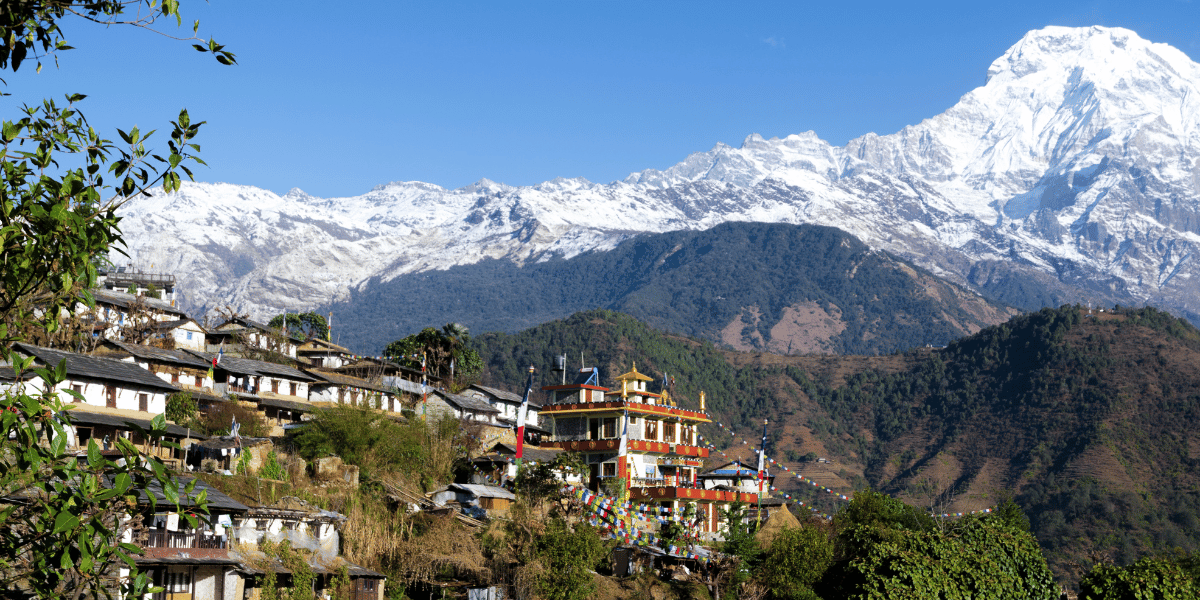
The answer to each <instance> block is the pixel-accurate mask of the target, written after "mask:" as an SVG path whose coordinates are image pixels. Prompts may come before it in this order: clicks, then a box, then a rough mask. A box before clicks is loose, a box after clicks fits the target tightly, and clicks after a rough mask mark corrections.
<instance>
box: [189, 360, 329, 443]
mask: <svg viewBox="0 0 1200 600" xmlns="http://www.w3.org/2000/svg"><path fill="white" fill-rule="evenodd" d="M188 353H189V354H192V355H193V356H196V357H199V358H200V359H202V360H204V361H205V362H207V363H209V364H211V363H212V361H213V360H214V359H217V365H216V367H215V368H214V374H215V376H216V380H215V381H214V383H213V389H214V391H216V392H217V393H218V394H221V395H229V396H230V397H231V398H232V397H234V396H236V397H237V401H238V402H242V403H244V404H246V405H247V406H250V405H253V406H254V407H255V408H257V410H259V411H260V412H262V413H264V414H265V415H266V417H267V420H269V421H271V423H272V424H273V428H272V432H271V435H283V434H284V431H285V430H286V429H288V428H289V427H292V426H296V425H298V424H300V423H301V422H303V421H304V415H307V414H309V413H312V412H315V411H317V410H318V408H317V407H316V406H314V405H313V404H312V403H311V402H309V400H308V393H309V386H310V385H311V384H312V383H314V382H316V381H317V379H316V378H314V377H312V376H311V375H308V374H306V373H304V372H303V371H300V370H298V369H294V368H292V367H289V366H287V365H281V364H277V363H272V362H266V361H261V360H252V359H249V358H238V357H234V356H229V355H228V354H226V355H224V356H221V357H219V358H218V355H216V354H211V353H205V352H196V351H191V350H189V351H188Z"/></svg>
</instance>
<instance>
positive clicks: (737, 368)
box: [477, 307, 1200, 582]
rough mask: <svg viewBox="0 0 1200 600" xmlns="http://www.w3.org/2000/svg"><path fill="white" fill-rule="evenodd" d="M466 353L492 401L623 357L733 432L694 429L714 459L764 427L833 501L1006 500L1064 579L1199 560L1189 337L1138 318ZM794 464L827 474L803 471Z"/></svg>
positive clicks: (515, 344) (488, 339)
mask: <svg viewBox="0 0 1200 600" xmlns="http://www.w3.org/2000/svg"><path fill="white" fill-rule="evenodd" d="M477 343H478V344H479V348H480V353H481V356H482V357H483V359H484V361H485V363H486V364H487V367H486V369H487V370H486V372H485V375H484V377H485V381H486V382H488V383H491V384H495V385H500V386H507V387H509V388H510V389H512V388H515V387H517V386H519V385H520V383H519V382H521V381H522V373H523V366H526V365H529V364H533V365H535V366H537V367H538V368H539V369H543V371H542V373H541V377H542V380H541V381H540V382H539V385H544V384H547V383H549V382H550V378H551V377H552V376H553V375H554V374H553V373H551V372H549V371H544V370H545V369H548V368H549V365H551V364H552V359H553V356H554V355H556V354H567V355H568V357H569V361H568V362H569V363H570V364H572V365H573V366H574V365H578V364H579V360H580V359H579V355H580V352H583V353H584V362H586V364H588V365H589V366H591V365H598V366H600V367H601V368H602V370H603V374H604V381H605V382H606V384H608V385H611V384H612V381H611V378H612V376H614V375H616V374H618V373H620V372H623V371H624V370H626V369H628V368H629V367H630V365H631V364H632V363H633V362H634V361H636V362H637V365H638V369H639V370H640V371H642V372H644V373H649V374H651V376H655V377H658V376H660V375H661V373H662V372H664V371H665V372H667V373H669V374H670V375H671V376H673V377H675V385H676V392H677V397H678V398H679V399H680V402H681V403H682V404H683V405H685V406H693V407H694V406H695V405H696V404H695V403H696V398H697V397H698V392H699V391H700V390H704V391H706V392H707V394H708V399H709V402H708V406H709V410H710V413H712V417H713V419H714V421H719V422H721V423H723V424H725V425H726V426H731V427H732V428H733V430H734V431H736V432H738V435H737V436H731V435H729V433H728V430H727V429H719V428H717V427H716V426H706V427H705V428H704V429H703V431H704V433H705V436H706V438H707V439H708V440H711V441H713V442H715V443H716V444H717V445H718V447H719V448H721V449H723V450H725V451H726V454H725V456H728V457H735V456H742V457H743V458H748V457H749V456H750V455H749V454H748V452H747V450H746V448H748V447H749V445H753V444H754V443H755V442H756V439H755V438H757V433H755V431H756V429H757V427H758V426H760V424H761V420H762V419H764V418H768V419H770V421H771V426H770V432H769V435H770V442H769V446H768V452H769V455H770V456H772V457H773V458H775V459H777V460H779V461H781V462H783V463H784V464H788V465H790V467H791V468H792V469H793V470H792V472H796V471H797V470H799V471H800V472H803V473H805V474H806V476H807V477H809V478H810V479H816V480H819V481H820V482H821V483H822V485H827V486H829V487H832V488H834V489H836V490H837V491H839V492H840V493H844V494H852V493H853V491H854V489H855V488H859V487H862V486H866V485H870V486H872V487H876V488H878V489H881V490H883V491H886V492H888V493H890V494H895V495H897V496H899V497H902V498H905V499H907V500H908V501H910V502H913V503H915V504H918V505H921V506H924V507H926V508H927V509H928V510H930V511H933V512H947V511H955V512H957V511H969V510H978V509H983V508H987V507H990V506H993V505H995V504H996V502H997V501H998V499H999V498H1000V497H1002V496H1004V495H1005V494H1013V495H1014V496H1015V498H1016V500H1017V501H1018V502H1019V503H1020V504H1021V506H1022V507H1023V508H1024V509H1025V510H1026V512H1027V513H1028V514H1029V516H1030V518H1031V521H1032V525H1033V530H1034V532H1035V534H1036V535H1037V537H1038V539H1039V541H1040V543H1041V544H1042V546H1043V547H1044V549H1045V550H1046V554H1047V558H1048V559H1049V560H1050V563H1051V565H1052V567H1053V568H1054V569H1055V571H1056V573H1057V574H1058V577H1059V579H1060V580H1061V581H1064V582H1067V581H1072V582H1073V581H1077V580H1078V578H1079V576H1080V575H1081V574H1082V570H1081V569H1083V568H1085V567H1086V566H1088V565H1090V564H1091V561H1092V560H1093V559H1094V558H1096V557H1098V556H1108V557H1111V558H1112V559H1114V560H1115V561H1117V562H1118V563H1120V564H1128V563H1130V562H1132V561H1133V560H1135V559H1136V558H1138V557H1139V556H1145V555H1149V554H1154V553H1157V552H1160V551H1164V550H1167V549H1170V548H1173V547H1181V548H1184V549H1187V550H1195V549H1196V548H1198V547H1200V530H1197V528H1196V524H1197V516H1196V515H1197V514H1200V494H1197V490H1200V433H1197V432H1196V431H1197V429H1196V428H1195V427H1194V425H1193V424H1194V423H1195V421H1196V419H1197V417H1200V392H1197V391H1196V390H1200V332H1198V331H1197V330H1196V329H1195V328H1193V327H1192V326H1191V325H1190V324H1188V323H1187V322H1186V321H1183V320H1180V319H1176V318H1174V317H1171V316H1170V315H1167V314H1166V313H1162V312H1159V311H1156V310H1154V309H1138V310H1128V309H1123V310H1117V311H1106V312H1099V311H1094V312H1089V311H1088V310H1087V309H1081V308H1078V307H1063V308H1061V309H1045V310H1042V311H1040V312H1037V313H1032V314H1027V315H1022V316H1020V317H1017V318H1014V319H1012V320H1010V321H1008V322H1006V323H1004V324H1002V325H998V326H994V327H989V328H987V329H984V330H983V331H980V332H979V333H976V334H974V335H972V336H969V337H965V338H962V339H959V340H956V341H954V342H952V343H950V344H949V345H948V347H946V348H944V349H938V350H932V349H927V348H922V349H917V350H913V351H910V352H906V353H903V354H895V355H889V356H873V357H865V356H816V355H809V356H778V355H772V354H767V353H741V352H733V351H728V350H718V349H716V348H714V347H713V346H712V345H711V344H710V343H708V342H705V341H699V340H695V339H688V338H684V337H681V336H675V335H670V334H665V333H662V332H659V331H655V330H653V329H652V328H650V327H648V326H646V325H645V324H643V323H641V322H639V321H637V320H635V319H632V318H630V317H629V316H627V315H622V314H619V313H613V312H608V311H592V312H588V313H580V314H576V315H574V316H572V317H570V318H568V319H564V320H560V321H554V322H550V323H546V324H544V325H541V326H539V327H535V328H532V329H529V330H526V331H523V332H521V333H519V334H515V335H507V334H487V335H484V336H481V337H480V338H478V339H477ZM746 441H748V442H749V444H748V445H744V444H743V442H746ZM809 452H813V453H816V454H818V455H820V456H821V457H823V458H827V459H828V460H829V462H828V463H820V464H815V463H808V462H803V461H802V459H803V456H804V455H806V454H808V453H809ZM717 456H720V455H717ZM776 483H777V485H778V486H779V487H780V488H781V490H782V492H784V493H790V494H793V495H794V496H796V497H799V498H802V499H805V500H806V501H812V500H815V499H816V497H817V495H816V494H815V493H814V491H813V488H812V487H811V486H809V485H801V484H800V483H798V482H797V480H796V479H794V478H791V477H788V476H784V477H781V478H779V479H778V480H777V482H776ZM819 506H821V507H822V508H824V509H827V510H832V509H834V508H836V503H835V502H834V501H832V500H831V499H830V498H829V497H828V496H825V497H824V499H823V500H821V501H820V502H819Z"/></svg>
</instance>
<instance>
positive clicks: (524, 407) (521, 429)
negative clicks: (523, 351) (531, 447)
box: [517, 365, 533, 469]
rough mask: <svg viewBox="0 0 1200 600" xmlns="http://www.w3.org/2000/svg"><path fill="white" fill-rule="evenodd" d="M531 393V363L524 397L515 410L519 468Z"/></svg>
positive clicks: (523, 450)
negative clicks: (518, 407) (518, 408)
mask: <svg viewBox="0 0 1200 600" xmlns="http://www.w3.org/2000/svg"><path fill="white" fill-rule="evenodd" d="M531 393H533V365H529V383H527V384H526V385H525V397H523V398H521V408H520V410H518V411H517V468H518V469H520V468H521V457H522V456H523V455H524V454H525V416H526V414H527V413H528V411H529V394H531Z"/></svg>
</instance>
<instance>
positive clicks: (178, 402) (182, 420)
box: [167, 392, 199, 425]
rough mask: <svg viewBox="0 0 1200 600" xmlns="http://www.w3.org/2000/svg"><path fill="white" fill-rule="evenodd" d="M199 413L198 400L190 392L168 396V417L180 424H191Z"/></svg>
mask: <svg viewBox="0 0 1200 600" xmlns="http://www.w3.org/2000/svg"><path fill="white" fill-rule="evenodd" d="M198 415H199V413H198V411H197V408H196V400H195V399H193V398H192V394H191V393H190V392H176V393H174V394H171V395H170V396H167V418H168V419H170V420H171V421H174V422H175V423H176V424H179V425H191V424H192V423H193V422H194V421H195V420H196V417H197V416H198Z"/></svg>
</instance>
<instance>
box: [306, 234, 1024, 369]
mask: <svg viewBox="0 0 1200 600" xmlns="http://www.w3.org/2000/svg"><path fill="white" fill-rule="evenodd" d="M418 300H419V301H418ZM593 308H606V309H611V310H617V311H621V312H625V313H628V314H630V315H633V316H635V317H637V318H639V319H641V320H643V321H645V322H646V323H649V324H650V325H652V326H654V327H656V328H659V329H663V330H666V331H673V332H678V333H682V334H684V335H689V336H695V337H701V338H705V339H709V340H712V341H714V342H717V343H718V344H720V345H723V346H725V347H729V348H734V349H742V350H754V349H759V350H768V351H771V352H775V353H779V354H799V353H810V352H819V353H834V354H845V353H852V354H874V353H887V352H892V351H894V350H896V349H904V348H911V347H914V346H923V345H926V344H933V345H936V346H941V345H944V344H946V343H947V342H948V341H950V340H952V339H954V338H956V337H960V336H962V335H966V334H968V333H972V332H975V331H978V330H979V329H980V328H981V327H984V326H987V325H991V324H995V323H999V322H1002V321H1004V320H1006V319H1007V318H1009V317H1010V316H1012V315H1013V314H1016V311H1015V310H1013V309H1011V308H1008V307H1004V306H1000V305H996V304H993V303H990V302H988V301H986V300H984V299H983V298H981V297H979V296H978V295H976V294H974V293H973V292H970V291H967V290H965V289H964V288H961V287H959V286H956V285H952V284H950V283H947V282H946V281H943V280H941V279H939V278H937V277H935V276H933V275H931V274H929V273H927V272H925V271H922V270H920V269H917V268H915V267H913V266H912V265H910V264H908V263H905V262H903V261H900V260H898V259H895V258H893V257H891V256H890V255H887V254H885V253H881V252H876V251H873V250H871V249H870V248H868V247H867V246H866V245H865V244H863V243H862V242H860V241H858V240H857V239H855V238H854V237H853V236H851V235H850V234H847V233H845V232H843V231H840V230H837V229H834V228H831V227H820V226H813V225H787V224H772V223H726V224H723V225H718V226H716V227H713V228H712V229H708V230H705V231H677V232H671V233H662V234H652V235H642V236H638V237H636V238H633V239H631V240H628V241H626V242H624V243H622V244H621V245H619V246H618V247H617V248H615V249H614V250H611V251H609V252H595V253H590V254H585V255H581V256H576V257H574V258H571V259H568V260H563V259H556V260H550V261H547V262H542V263H537V264H527V265H526V266H524V267H518V266H515V265H514V264H513V263H511V262H510V261H507V260H503V261H502V260H492V261H484V262H481V263H478V264H475V265H467V266H459V267H454V268H451V269H449V270H446V271H429V272H425V273H419V274H412V275H404V276H400V277H397V278H395V279H393V280H391V281H388V282H382V283H381V282H373V283H372V284H371V285H368V286H366V288H365V289H364V290H363V291H360V292H356V293H355V294H354V295H353V297H352V299H351V300H350V301H348V302H346V303H344V304H338V305H335V306H333V307H332V312H333V313H334V315H335V316H334V318H335V321H336V322H337V331H338V335H339V336H340V343H341V344H343V345H348V346H350V347H355V348H365V349H379V348H382V347H383V346H385V345H386V344H387V343H389V342H391V341H393V340H396V339H399V338H402V337H404V336H405V335H408V334H409V333H412V332H415V331H419V330H420V329H421V328H423V327H427V326H429V324H431V323H432V324H438V323H446V322H450V321H454V322H459V323H463V324H465V325H467V326H468V327H469V328H470V329H471V330H472V331H475V332H483V331H505V332H514V331H518V330H520V329H523V328H526V327H532V326H534V325H537V324H540V323H544V322H547V321H550V320H553V319H559V318H563V317H565V316H568V315H570V314H572V313H575V312H577V311H580V310H589V309H593ZM327 310H329V309H328V308H322V309H321V311H320V312H322V313H324V312H326V311H327ZM371 351H374V350H371Z"/></svg>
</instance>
